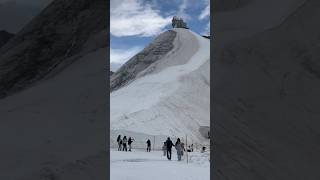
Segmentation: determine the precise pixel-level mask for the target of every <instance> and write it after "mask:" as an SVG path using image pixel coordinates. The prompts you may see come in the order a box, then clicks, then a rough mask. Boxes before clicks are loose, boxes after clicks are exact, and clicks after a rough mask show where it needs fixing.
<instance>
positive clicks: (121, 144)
mask: <svg viewBox="0 0 320 180" xmlns="http://www.w3.org/2000/svg"><path fill="white" fill-rule="evenodd" d="M133 141H134V139H133V138H131V137H129V139H127V137H126V136H124V137H123V139H121V135H119V136H118V138H117V142H118V151H128V148H127V143H128V146H129V151H131V144H132V142H133Z"/></svg>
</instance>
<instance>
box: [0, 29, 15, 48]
mask: <svg viewBox="0 0 320 180" xmlns="http://www.w3.org/2000/svg"><path fill="white" fill-rule="evenodd" d="M13 36H14V34H11V33H9V32H7V31H4V30H1V31H0V48H1V47H2V46H3V45H4V44H6V43H7V42H8V41H9V40H10V39H11V38H12V37H13Z"/></svg>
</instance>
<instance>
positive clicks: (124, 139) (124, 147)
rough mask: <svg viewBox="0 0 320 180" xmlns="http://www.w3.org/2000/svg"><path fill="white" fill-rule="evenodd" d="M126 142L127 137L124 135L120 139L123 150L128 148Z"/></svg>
mask: <svg viewBox="0 0 320 180" xmlns="http://www.w3.org/2000/svg"><path fill="white" fill-rule="evenodd" d="M127 142H128V140H127V137H126V136H124V137H123V139H122V146H123V151H127V150H128V149H127Z"/></svg>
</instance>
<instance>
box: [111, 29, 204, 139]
mask: <svg viewBox="0 0 320 180" xmlns="http://www.w3.org/2000/svg"><path fill="white" fill-rule="evenodd" d="M209 76H210V40H209V39H206V38H204V37H202V36H200V35H198V34H196V33H194V32H192V31H190V30H188V29H183V28H174V29H173V30H169V31H166V32H164V33H162V34H160V35H159V36H158V37H157V38H156V39H155V40H154V41H153V42H152V43H151V44H150V45H149V46H147V47H146V48H145V49H144V50H142V51H141V52H140V53H138V54H137V55H136V56H134V57H133V58H131V59H130V60H129V61H128V62H127V63H126V64H125V65H123V67H121V68H120V69H119V70H118V71H117V72H116V73H115V74H113V75H112V77H111V87H112V89H113V91H112V93H111V94H110V114H111V116H110V118H111V119H110V120H111V122H110V124H111V130H113V131H130V132H134V133H144V134H149V135H155V136H156V135H165V136H171V137H176V136H180V137H181V136H183V137H184V136H185V135H188V136H189V137H190V139H193V140H194V141H195V142H199V143H200V142H201V143H204V142H207V137H206V136H203V135H202V132H201V130H200V129H201V127H209V123H210V116H209V114H210V113H209V112H210V77H209Z"/></svg>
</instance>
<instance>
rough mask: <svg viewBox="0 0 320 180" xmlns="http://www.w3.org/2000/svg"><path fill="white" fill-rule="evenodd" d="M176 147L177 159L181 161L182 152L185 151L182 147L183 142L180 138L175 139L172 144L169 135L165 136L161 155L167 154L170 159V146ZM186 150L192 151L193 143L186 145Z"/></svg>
mask: <svg viewBox="0 0 320 180" xmlns="http://www.w3.org/2000/svg"><path fill="white" fill-rule="evenodd" d="M173 146H174V147H175V148H176V151H177V156H178V161H181V156H183V152H184V151H186V149H185V148H184V143H183V142H181V140H180V138H178V139H177V141H176V143H175V144H173V142H172V141H171V139H170V137H168V138H167V140H166V141H165V142H163V146H162V150H163V156H166V155H167V158H168V160H171V154H172V147H173ZM187 151H188V152H193V144H191V146H189V147H188V149H187Z"/></svg>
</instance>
